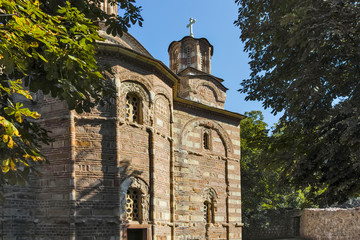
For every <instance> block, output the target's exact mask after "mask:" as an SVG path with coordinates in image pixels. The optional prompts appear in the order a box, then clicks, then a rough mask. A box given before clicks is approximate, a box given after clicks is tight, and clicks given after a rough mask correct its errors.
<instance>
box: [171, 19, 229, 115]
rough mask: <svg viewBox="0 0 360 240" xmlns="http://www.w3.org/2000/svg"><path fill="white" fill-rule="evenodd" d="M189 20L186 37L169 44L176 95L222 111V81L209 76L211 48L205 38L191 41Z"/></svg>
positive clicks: (193, 21) (212, 49) (223, 98)
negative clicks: (175, 76)
mask: <svg viewBox="0 0 360 240" xmlns="http://www.w3.org/2000/svg"><path fill="white" fill-rule="evenodd" d="M194 23H195V20H194V19H192V18H191V19H190V24H189V25H188V27H190V36H186V37H184V38H183V39H181V40H180V41H173V42H172V43H170V45H169V48H168V52H169V59H170V63H169V65H170V66H169V67H170V69H171V70H172V71H173V72H174V73H176V74H177V75H178V77H179V78H180V86H179V88H178V96H179V97H181V98H184V99H188V100H191V101H194V102H198V103H202V104H205V105H208V106H212V107H216V108H221V109H224V103H225V99H226V90H227V88H226V87H225V86H224V85H223V84H222V82H223V79H221V78H218V77H215V76H213V75H211V57H212V55H213V52H214V48H213V46H212V45H211V44H210V43H209V41H208V40H207V39H206V38H194V37H193V33H192V26H191V25H192V24H194Z"/></svg>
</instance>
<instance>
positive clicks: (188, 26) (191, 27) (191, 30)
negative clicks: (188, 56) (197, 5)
mask: <svg viewBox="0 0 360 240" xmlns="http://www.w3.org/2000/svg"><path fill="white" fill-rule="evenodd" d="M195 22H196V19H193V18H190V19H189V24H188V25H187V26H186V27H187V28H190V36H191V37H194V33H193V26H192V25H193V24H194V23H195Z"/></svg>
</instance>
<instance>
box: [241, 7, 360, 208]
mask: <svg viewBox="0 0 360 240" xmlns="http://www.w3.org/2000/svg"><path fill="white" fill-rule="evenodd" d="M236 3H238V4H239V6H240V8H239V18H238V20H237V21H235V24H236V25H237V26H239V27H240V29H241V39H242V41H244V42H245V50H246V51H248V52H249V57H250V59H251V61H250V67H251V71H252V73H251V75H250V78H249V79H246V80H244V81H243V82H242V84H241V85H242V88H241V89H240V91H241V92H242V93H247V94H248V96H247V98H246V99H247V100H258V101H262V102H263V105H264V107H265V108H267V107H271V108H272V109H273V113H274V114H277V113H283V116H282V117H281V119H280V124H279V125H278V127H277V128H276V130H275V133H277V134H278V136H277V137H276V138H274V139H272V142H271V147H270V150H271V151H269V154H270V155H271V156H269V159H271V162H272V165H277V167H280V168H282V173H281V174H282V179H283V183H287V182H290V183H291V184H293V185H294V186H296V187H297V188H298V189H302V190H305V189H308V191H309V193H308V197H309V198H312V201H315V202H317V203H319V204H323V205H326V204H332V203H335V202H343V201H346V200H347V199H348V198H350V197H357V196H359V193H360V164H359V163H360V101H359V100H360V92H359V91H360V61H359V60H360V34H359V32H360V9H359V8H360V1H356V0H355V1H354V0H303V1H297V0H281V1H280V0H236Z"/></svg>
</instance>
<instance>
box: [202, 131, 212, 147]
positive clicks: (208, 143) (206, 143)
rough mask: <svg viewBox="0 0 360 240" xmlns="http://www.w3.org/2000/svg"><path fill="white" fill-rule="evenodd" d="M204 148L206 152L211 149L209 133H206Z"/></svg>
mask: <svg viewBox="0 0 360 240" xmlns="http://www.w3.org/2000/svg"><path fill="white" fill-rule="evenodd" d="M203 146H204V149H206V150H209V149H210V134H209V133H208V132H204V135H203Z"/></svg>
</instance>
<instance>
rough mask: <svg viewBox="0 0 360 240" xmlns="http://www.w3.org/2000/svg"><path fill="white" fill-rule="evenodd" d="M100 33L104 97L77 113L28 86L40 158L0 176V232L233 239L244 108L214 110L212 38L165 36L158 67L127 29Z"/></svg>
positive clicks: (217, 99)
mask: <svg viewBox="0 0 360 240" xmlns="http://www.w3.org/2000/svg"><path fill="white" fill-rule="evenodd" d="M100 33H101V34H102V35H103V36H104V37H105V38H106V41H105V42H104V43H99V62H101V63H103V64H105V63H106V64H108V65H110V66H111V69H112V71H111V72H109V73H107V77H108V78H110V79H112V81H113V83H114V85H115V86H116V96H114V98H113V99H112V100H111V101H112V103H113V104H108V105H105V106H103V107H100V106H99V107H97V108H95V109H93V110H92V112H90V113H83V114H77V113H76V112H74V111H69V110H68V108H67V106H66V104H65V103H64V102H61V101H59V100H57V99H53V98H51V97H49V96H43V95H42V94H41V93H38V94H37V95H36V100H37V102H38V104H37V105H36V106H37V107H38V111H39V112H40V113H41V114H42V118H41V120H40V121H42V123H43V124H44V126H45V127H46V128H47V129H49V130H51V131H52V137H53V138H54V139H55V141H54V142H53V143H52V144H51V145H50V146H47V147H45V148H44V153H45V155H47V156H48V159H49V161H50V164H44V165H41V166H39V171H40V172H41V173H42V175H41V176H40V177H34V178H33V179H31V184H29V186H26V187H11V188H8V187H4V189H3V192H4V196H5V198H6V200H5V202H4V203H3V204H2V206H1V207H0V211H1V226H0V231H1V234H0V239H79V240H90V239H91V240H93V239H96V240H97V239H104V240H105V239H106V240H110V239H111V240H117V239H128V240H130V239H136V240H138V239H152V240H170V239H179V240H180V239H199V240H200V239H241V229H242V223H241V185H240V184H241V181H240V127H239V123H240V121H241V119H243V118H244V117H243V115H240V114H237V113H233V112H229V111H226V110H224V102H225V99H226V90H227V89H226V88H225V87H224V86H223V84H222V81H223V80H222V79H220V78H218V77H215V76H213V75H211V57H212V54H213V46H212V45H211V44H210V43H209V41H208V40H207V39H205V38H200V39H196V38H193V37H190V36H188V37H184V38H183V39H181V40H180V41H174V42H172V43H171V44H170V46H169V49H168V51H169V58H170V66H169V68H168V67H167V66H165V65H164V64H163V63H162V62H161V61H159V60H157V59H155V58H153V57H152V56H151V55H150V54H149V53H148V52H147V50H146V49H145V48H144V47H143V46H142V45H141V44H140V43H139V42H138V41H137V40H136V39H134V38H133V37H132V36H131V35H129V34H124V35H123V36H122V37H121V38H120V37H113V36H109V35H106V33H105V31H100ZM1 237H2V238H1Z"/></svg>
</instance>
